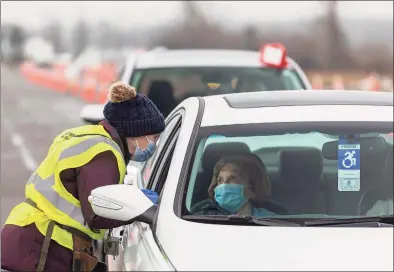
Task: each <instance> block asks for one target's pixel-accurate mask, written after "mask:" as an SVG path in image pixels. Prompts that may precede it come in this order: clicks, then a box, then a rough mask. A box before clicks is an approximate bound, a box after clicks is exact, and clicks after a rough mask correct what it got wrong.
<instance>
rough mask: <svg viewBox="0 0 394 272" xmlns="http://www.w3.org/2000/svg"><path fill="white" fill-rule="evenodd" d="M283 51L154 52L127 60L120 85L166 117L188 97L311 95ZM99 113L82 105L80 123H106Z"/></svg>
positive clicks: (269, 46) (274, 47)
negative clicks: (145, 98)
mask: <svg viewBox="0 0 394 272" xmlns="http://www.w3.org/2000/svg"><path fill="white" fill-rule="evenodd" d="M264 48H265V49H266V50H263V49H264ZM282 50H284V48H281V47H279V48H277V45H276V44H267V45H265V46H263V47H262V50H261V52H258V51H244V50H205V49H199V50H192V49H187V50H166V49H165V48H158V49H156V50H152V51H148V52H144V53H140V54H135V53H133V54H131V55H130V56H129V57H128V59H127V62H126V66H125V69H124V73H123V76H122V81H123V82H125V83H127V84H130V85H132V86H134V87H136V89H137V91H138V92H140V93H142V94H144V95H147V96H148V97H149V98H150V99H151V100H152V101H153V102H154V103H155V104H156V105H157V106H158V108H159V110H160V111H161V112H162V113H163V114H164V116H167V115H168V114H169V113H170V112H171V111H172V110H173V109H174V108H175V107H176V106H177V105H178V104H179V103H180V102H182V101H183V100H185V99H186V98H188V97H192V96H207V95H215V94H223V93H234V92H254V91H272V90H310V89H312V86H311V83H310V82H309V80H308V78H307V77H306V75H305V73H304V72H303V70H302V69H301V68H300V67H299V66H298V64H297V63H296V62H295V61H294V60H292V59H291V58H290V57H288V56H287V55H286V52H285V51H282ZM103 108H104V105H97V104H96V105H86V106H85V108H84V109H83V110H82V112H81V118H82V119H83V120H84V121H85V122H89V123H97V122H99V121H101V120H103V118H104V116H103Z"/></svg>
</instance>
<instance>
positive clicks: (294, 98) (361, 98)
mask: <svg viewBox="0 0 394 272" xmlns="http://www.w3.org/2000/svg"><path fill="white" fill-rule="evenodd" d="M203 99H204V101H205V108H204V115H203V119H202V122H201V126H202V127H204V126H220V125H233V124H248V123H275V122H321V121H373V122H382V121H386V122H392V121H393V94H392V93H380V92H379V93H377V92H373V93H372V92H367V91H329V90H324V91H309V90H302V91H270V92H254V93H240V94H225V95H215V96H206V97H204V98H203Z"/></svg>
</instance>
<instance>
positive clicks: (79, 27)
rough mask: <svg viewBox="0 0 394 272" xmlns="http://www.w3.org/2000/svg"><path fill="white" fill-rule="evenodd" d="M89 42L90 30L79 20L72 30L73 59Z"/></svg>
mask: <svg viewBox="0 0 394 272" xmlns="http://www.w3.org/2000/svg"><path fill="white" fill-rule="evenodd" d="M89 42H90V30H89V26H88V25H87V23H86V22H85V21H83V20H82V19H80V20H79V21H78V22H77V23H76V24H75V26H74V28H73V30H72V44H73V50H72V51H73V57H74V58H75V57H77V56H79V54H81V53H82V52H83V51H84V50H85V48H86V47H87V46H88V45H89Z"/></svg>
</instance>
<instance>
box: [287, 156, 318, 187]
mask: <svg viewBox="0 0 394 272" xmlns="http://www.w3.org/2000/svg"><path fill="white" fill-rule="evenodd" d="M280 162H281V173H282V178H283V179H285V180H291V181H292V182H294V186H299V185H301V186H302V185H305V184H311V183H314V184H318V183H319V182H320V181H321V179H320V178H321V175H322V172H323V157H322V155H321V152H320V150H318V149H307V150H304V149H303V150H289V151H282V152H281V153H280Z"/></svg>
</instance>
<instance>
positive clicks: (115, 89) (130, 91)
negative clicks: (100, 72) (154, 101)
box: [108, 81, 137, 103]
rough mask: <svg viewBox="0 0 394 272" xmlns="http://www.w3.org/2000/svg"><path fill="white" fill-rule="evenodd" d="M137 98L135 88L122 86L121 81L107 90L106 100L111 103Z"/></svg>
mask: <svg viewBox="0 0 394 272" xmlns="http://www.w3.org/2000/svg"><path fill="white" fill-rule="evenodd" d="M136 96H137V92H136V91H135V88H134V87H132V86H129V85H126V84H124V83H123V82H122V81H118V82H115V83H113V84H112V85H111V87H110V88H109V93H108V100H109V101H111V102H112V103H120V102H123V101H127V100H131V99H134V98H135V97H136Z"/></svg>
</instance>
